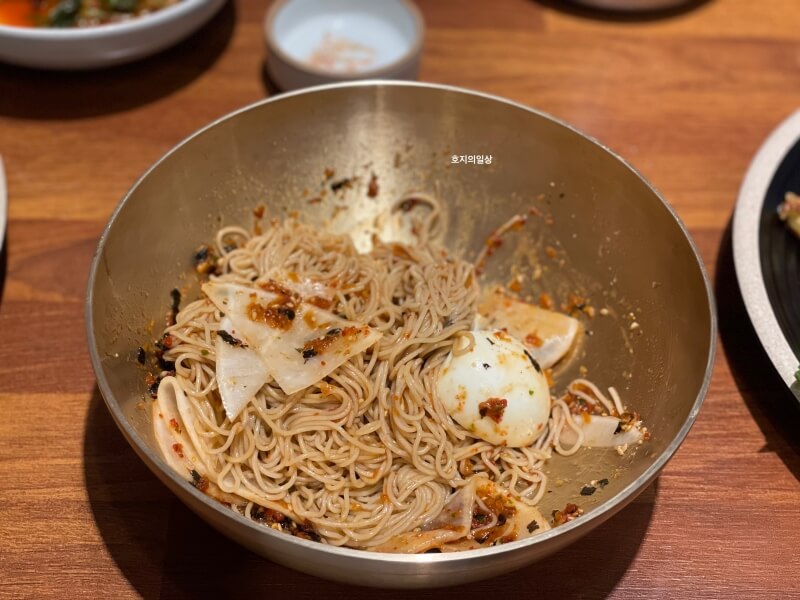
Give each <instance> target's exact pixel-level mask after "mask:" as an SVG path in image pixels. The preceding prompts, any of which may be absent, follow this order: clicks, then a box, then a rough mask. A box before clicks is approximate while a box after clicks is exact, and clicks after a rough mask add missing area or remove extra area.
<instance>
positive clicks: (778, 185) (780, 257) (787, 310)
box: [759, 141, 800, 355]
mask: <svg viewBox="0 0 800 600" xmlns="http://www.w3.org/2000/svg"><path fill="white" fill-rule="evenodd" d="M787 191H791V192H795V193H796V194H800V141H798V142H796V143H795V144H794V146H793V147H792V149H791V150H789V152H788V153H787V154H786V156H785V157H784V159H783V160H782V161H781V164H780V166H779V167H778V169H777V170H776V171H775V175H774V176H773V177H772V181H771V182H770V184H769V188H768V189H767V194H766V196H765V198H764V205H763V206H762V208H761V223H760V227H759V255H760V257H761V272H762V275H763V277H764V286H765V287H766V289H767V296H768V297H769V303H770V305H772V310H773V311H774V312H775V317H776V318H777V319H778V324H779V325H780V327H781V331H783V335H784V336H786V339H787V340H788V342H789V345H790V346H791V348H792V350H793V351H794V353H795V355H800V238H798V237H797V236H795V235H794V234H793V233H792V232H791V231H790V230H789V228H788V227H786V224H785V223H783V222H782V221H781V220H780V219H779V218H778V214H777V210H778V205H779V204H780V203H781V202H783V199H784V196H785V194H786V192H787Z"/></svg>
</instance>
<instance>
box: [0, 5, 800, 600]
mask: <svg viewBox="0 0 800 600" xmlns="http://www.w3.org/2000/svg"><path fill="white" fill-rule="evenodd" d="M420 5H421V8H422V10H423V12H424V14H425V18H426V22H427V27H428V29H427V37H426V40H425V49H424V55H423V61H422V71H421V75H420V78H421V79H422V80H425V81H437V82H444V83H449V84H455V85H459V86H466V87H470V88H475V89H478V90H482V91H486V92H491V93H494V94H499V95H503V96H507V97H509V98H512V99H514V100H517V101H521V102H524V103H527V104H530V105H532V106H535V107H538V108H540V109H542V110H544V111H547V112H549V113H551V114H553V115H555V116H557V117H560V118H562V119H565V120H567V121H569V122H571V123H573V124H574V125H576V126H577V127H579V128H581V129H583V130H585V131H587V132H588V133H589V134H591V135H593V136H596V137H597V138H599V139H600V140H602V141H603V142H605V143H606V144H608V145H609V146H610V147H611V148H613V149H615V150H616V151H618V152H619V153H621V154H622V155H623V156H625V157H626V158H628V159H629V160H630V161H631V162H632V163H633V164H634V165H635V166H636V167H637V168H638V169H639V170H640V171H641V172H642V173H643V174H644V175H645V176H646V177H647V178H649V179H650V180H651V181H652V182H653V183H654V184H655V185H656V186H657V187H658V188H660V189H661V190H662V191H663V193H664V194H665V196H666V197H667V199H668V200H669V201H670V202H671V203H672V205H673V206H674V207H675V208H676V209H677V211H678V213H679V214H680V216H681V218H682V219H683V220H684V222H685V223H686V224H687V225H688V227H689V229H690V230H691V233H692V235H693V236H694V238H695V240H696V241H697V243H698V245H699V248H700V251H701V253H702V256H703V259H704V261H705V264H706V266H707V267H708V270H709V272H710V274H711V276H712V277H713V278H714V280H715V289H716V292H717V297H718V303H719V313H720V330H721V340H720V352H719V354H718V360H717V364H716V367H715V370H714V375H713V381H712V384H711V389H710V392H709V394H708V397H707V399H706V402H705V405H704V407H703V410H702V412H701V413H700V416H699V418H698V420H697V423H696V425H695V427H694V428H693V429H692V431H691V433H690V435H689V437H688V438H687V440H686V442H685V443H684V445H683V446H682V448H681V449H680V450H679V452H678V453H677V455H676V456H675V458H674V460H672V462H670V463H669V465H668V466H667V468H666V469H665V470H664V472H663V474H662V475H661V477H660V478H659V479H658V480H657V481H656V483H654V484H653V485H652V486H651V487H650V488H649V489H647V490H646V491H645V492H644V493H643V494H642V495H641V496H640V497H639V498H638V499H637V500H636V501H635V502H634V503H633V504H632V505H631V506H630V507H629V508H628V509H626V510H624V511H623V512H622V513H620V514H619V515H618V516H616V517H614V518H613V519H612V520H611V521H610V522H608V523H607V524H605V525H604V526H602V527H600V528H599V529H597V530H596V531H595V532H593V533H592V534H590V535H589V536H587V537H586V538H585V539H584V540H583V541H582V542H580V543H578V544H576V545H574V546H572V547H570V548H568V549H567V550H565V551H562V552H561V553H560V554H557V555H555V556H553V557H551V558H549V559H547V560H545V561H544V562H542V563H539V564H537V565H534V566H532V567H529V568H526V569H523V570H521V571H518V572H516V573H514V574H512V575H509V576H506V577H502V578H498V579H495V580H491V581H486V582H483V583H479V584H474V585H471V586H468V587H463V588H455V589H449V590H435V591H420V592H416V593H414V596H415V597H417V598H420V599H422V598H466V599H469V598H487V597H498V598H514V597H520V598H522V597H525V598H532V597H538V598H562V597H563V598H569V597H575V598H600V597H606V596H608V597H614V598H687V599H688V598H692V599H695V598H735V599H747V598H756V599H770V598H791V597H800V577H799V576H800V543H799V542H798V540H799V539H800V483H798V478H799V477H800V449H799V447H798V446H799V440H800V418H798V413H797V411H796V410H795V403H794V402H793V401H792V399H791V397H790V396H788V393H787V392H786V391H785V390H784V389H783V388H782V386H781V384H780V382H779V380H778V378H777V376H776V375H775V374H774V372H773V371H772V370H771V368H770V366H769V364H768V363H767V362H766V359H765V356H764V354H763V352H762V351H761V349H760V346H759V345H758V342H757V341H756V338H755V336H754V334H753V331H752V329H751V327H750V325H749V323H748V321H747V318H746V315H745V313H744V311H743V307H742V304H741V300H740V298H739V294H738V289H737V286H736V281H735V277H734V274H733V267H732V258H731V249H730V236H729V223H730V218H731V213H732V209H733V205H734V201H735V198H736V193H737V190H738V187H739V184H740V182H741V179H742V176H743V174H744V170H745V169H746V167H747V165H748V162H749V161H750V158H751V157H752V155H753V153H754V152H755V150H756V148H757V147H758V146H759V144H760V143H761V141H762V140H763V139H764V137H765V136H766V135H767V134H768V133H769V131H770V130H771V129H772V128H773V127H774V126H775V125H776V124H777V123H778V122H779V121H780V120H781V119H783V118H784V117H785V116H786V115H788V114H789V113H790V112H792V111H794V110H795V109H797V108H798V106H800V2H798V1H797V0H765V1H761V2H754V1H753V0H709V1H708V2H699V3H697V2H696V3H693V4H692V5H691V6H690V8H689V9H687V10H682V11H674V12H668V13H661V14H658V15H654V16H648V17H635V18H633V17H629V18H623V17H620V16H615V15H611V14H604V13H594V12H590V11H586V10H583V9H578V8H574V7H570V6H568V5H567V3H566V2H559V1H557V0H547V1H544V0H541V1H538V2H537V1H533V0H492V1H491V2H489V1H488V0H470V1H468V2H462V1H458V0H423V1H421V2H420ZM265 10H266V3H265V2H260V1H257V0H236V1H235V2H231V3H229V4H228V5H227V6H226V7H225V8H224V9H223V10H222V12H221V13H220V14H219V15H218V16H217V17H216V18H214V19H213V21H211V22H210V23H209V24H208V25H207V26H206V27H204V28H203V29H202V30H201V31H200V32H199V33H197V34H196V35H194V36H193V37H191V38H190V39H188V40H187V41H185V42H183V43H182V44H180V45H179V46H177V47H175V48H173V49H171V50H168V51H166V52H164V53H163V54H161V55H159V56H157V57H155V58H152V59H148V60H145V61H143V62H139V63H137V64H133V65H129V66H125V67H121V68H116V69H113V70H107V71H99V72H93V73H46V72H38V71H29V70H24V69H17V68H13V67H9V66H3V65H0V154H2V156H3V159H4V161H5V164H6V170H7V174H8V188H9V195H10V206H9V213H10V214H9V224H8V232H7V233H8V234H7V241H6V246H5V251H4V252H3V254H2V257H1V258H0V260H1V261H2V262H0V265H1V266H0V277H2V279H3V280H4V283H0V285H2V286H3V287H2V303H1V304H0V334H2V338H0V339H1V340H2V341H0V407H2V409H3V412H4V417H3V418H2V419H0V596H3V597H30V598H79V597H80V598H83V597H86V598H98V597H108V598H124V597H135V596H137V595H139V596H143V597H146V598H161V597H163V598H175V597H199V596H206V595H213V596H216V597H245V596H246V597H251V598H282V597H289V596H290V595H291V597H293V598H319V597H339V598H348V599H355V598H403V597H408V594H404V593H394V592H381V591H375V590H365V589H355V588H348V587H346V586H343V585H338V584H332V583H327V582H324V581H321V580H317V579H314V578H312V577H309V576H306V575H303V574H300V573H297V572H294V571H290V570H287V569H284V568H282V567H278V566H276V565H274V564H272V563H270V562H268V561H266V560H263V559H261V558H259V557H257V556H255V555H253V554H251V553H249V552H248V551H246V550H244V549H242V548H240V547H238V546H237V545H235V544H233V543H232V542H229V541H228V540H226V539H225V538H222V537H221V536H220V535H218V534H217V533H215V532H214V531H212V530H211V529H210V528H209V527H207V526H206V525H205V524H204V523H202V522H201V521H199V520H198V519H197V518H196V517H195V516H194V515H193V514H191V513H190V512H189V511H188V510H187V509H186V508H184V507H183V505H181V504H179V503H178V502H177V501H176V500H175V499H174V498H173V497H172V496H171V495H170V494H169V493H168V492H167V490H166V488H164V487H163V486H162V485H161V484H160V483H159V482H158V481H157V480H156V478H155V477H154V476H153V475H151V474H150V472H149V471H148V470H147V469H146V468H145V467H144V466H143V465H142V464H141V463H140V461H139V460H138V459H137V457H136V456H135V455H134V453H133V451H132V450H131V449H130V448H129V447H128V445H127V443H126V442H125V441H124V439H123V438H122V436H121V434H120V433H119V432H118V431H117V429H116V427H115V426H114V424H113V422H112V420H111V418H110V416H109V414H108V413H107V411H106V409H105V406H104V405H103V401H102V399H101V397H100V395H99V392H98V391H97V388H96V386H95V381H94V376H93V374H92V370H91V367H90V364H89V358H88V355H87V351H86V347H85V337H84V332H83V296H84V287H85V283H86V277H87V270H88V267H89V262H90V259H91V256H92V253H93V250H94V247H95V244H96V241H97V238H98V235H99V233H100V231H101V229H102V227H103V225H104V223H105V221H106V219H107V218H108V216H109V214H110V212H111V210H112V208H113V207H114V206H115V204H116V202H117V201H118V199H119V198H120V197H121V195H122V194H123V193H124V192H125V190H126V189H127V188H128V187H129V186H130V185H131V184H132V183H133V181H134V180H135V179H136V178H137V177H138V176H139V175H140V174H141V173H142V172H143V171H144V170H145V169H146V168H147V167H148V166H149V165H150V164H151V163H152V162H153V161H154V160H156V159H157V158H158V157H159V156H161V155H162V154H163V153H164V152H165V151H166V150H168V149H169V148H170V147H171V146H172V145H174V144H175V143H177V142H178V141H180V140H181V139H182V138H184V137H185V136H186V135H188V134H190V133H191V132H192V131H194V130H195V129H197V128H198V127H200V126H202V125H204V124H206V123H208V122H209V121H211V120H212V119H215V118H217V117H219V116H221V115H224V114H225V113H227V112H229V111H231V110H233V109H235V108H237V107H240V106H242V105H244V104H247V103H249V102H253V101H255V100H258V99H260V98H263V97H265V96H266V95H268V94H269V93H270V91H271V85H270V84H269V82H268V81H266V80H265V79H264V77H263V60H264V44H263V38H262V29H261V27H262V25H261V21H262V18H263V15H264V12H265Z"/></svg>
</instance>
